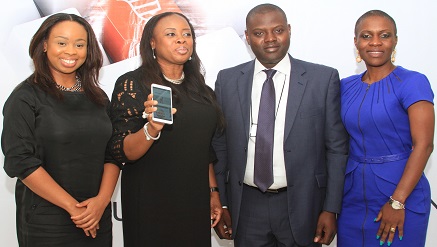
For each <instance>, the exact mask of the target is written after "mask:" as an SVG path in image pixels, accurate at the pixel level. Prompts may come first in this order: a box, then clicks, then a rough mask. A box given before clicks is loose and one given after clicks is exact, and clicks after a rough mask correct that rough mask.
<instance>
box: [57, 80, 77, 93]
mask: <svg viewBox="0 0 437 247" xmlns="http://www.w3.org/2000/svg"><path fill="white" fill-rule="evenodd" d="M56 87H57V88H58V89H59V90H61V91H64V92H78V91H80V90H81V89H82V81H81V80H80V78H79V77H78V76H76V83H75V84H74V85H73V86H72V87H64V86H62V85H59V84H58V83H56Z"/></svg>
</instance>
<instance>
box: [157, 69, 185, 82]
mask: <svg viewBox="0 0 437 247" xmlns="http://www.w3.org/2000/svg"><path fill="white" fill-rule="evenodd" d="M162 76H164V79H166V80H167V81H169V82H171V83H173V84H176V85H179V84H181V83H182V82H183V81H184V79H185V73H184V72H183V71H182V75H181V78H179V79H170V78H168V77H167V76H165V75H164V73H162Z"/></svg>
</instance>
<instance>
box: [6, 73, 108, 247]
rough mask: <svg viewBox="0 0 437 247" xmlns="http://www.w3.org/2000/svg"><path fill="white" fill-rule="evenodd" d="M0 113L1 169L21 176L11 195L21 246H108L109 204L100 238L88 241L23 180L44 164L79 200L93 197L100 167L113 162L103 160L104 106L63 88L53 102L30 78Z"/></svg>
mask: <svg viewBox="0 0 437 247" xmlns="http://www.w3.org/2000/svg"><path fill="white" fill-rule="evenodd" d="M3 115H4V125H3V133H2V150H3V153H4V154H5V164H4V169H5V171H6V173H7V174H8V175H9V176H10V177H18V178H19V179H18V180H17V186H16V191H15V194H16V203H17V234H18V239H19V242H20V246H40V245H43V246H69V245H73V246H78V244H80V246H109V245H108V244H109V243H110V242H108V241H111V231H112V230H111V227H112V226H111V212H110V205H108V208H107V210H106V211H105V213H104V215H103V216H102V219H101V222H100V230H99V231H98V233H97V239H99V240H96V241H92V239H91V238H90V237H86V236H85V234H84V232H83V231H82V230H81V229H79V228H76V227H75V225H74V224H73V222H72V221H71V219H70V215H69V214H68V213H67V212H66V211H65V210H63V209H61V208H59V207H57V206H55V205H53V204H51V203H49V202H48V201H46V200H44V199H42V198H41V197H39V196H38V195H36V194H34V193H33V192H32V191H31V190H30V189H28V188H27V187H26V186H25V185H24V184H23V183H22V182H21V179H24V178H26V177H27V176H28V175H29V174H31V173H32V172H34V171H35V170H36V169H37V168H38V167H40V166H42V167H44V169H45V170H46V171H47V172H48V173H49V174H50V176H51V177H52V178H53V179H54V180H55V181H56V182H57V183H58V184H59V185H60V186H61V187H63V188H64V189H65V190H66V191H67V192H68V193H69V194H70V195H72V196H73V197H74V198H75V199H76V200H78V201H79V202H81V201H84V200H86V199H88V198H90V197H94V196H96V195H97V194H98V192H99V188H100V182H101V179H102V174H103V165H104V163H105V162H112V161H111V160H110V159H109V156H108V157H106V160H105V150H106V146H107V142H108V140H109V138H110V136H111V133H112V128H111V122H110V120H109V117H108V114H107V111H106V108H105V107H104V106H98V105H96V104H94V103H93V102H91V101H90V100H89V99H88V98H87V97H86V95H85V93H83V92H65V93H64V99H63V100H61V101H60V100H57V99H55V98H54V97H52V96H50V95H48V94H47V93H45V92H43V91H42V90H41V89H40V88H39V87H38V86H36V85H35V84H33V83H31V82H30V79H28V80H26V81H24V82H22V83H21V84H19V85H18V86H17V87H16V88H15V90H14V91H13V92H12V93H11V95H10V96H9V98H8V100H7V101H6V103H5V105H4V109H3ZM112 163H114V162H112ZM102 238H106V240H104V239H102ZM57 241H59V242H57ZM83 241H85V242H83ZM98 241H100V243H102V245H99V244H98V243H97V242H98ZM102 241H103V242H106V243H105V244H103V242H102ZM111 242H112V241H111ZM49 243H53V245H51V244H49Z"/></svg>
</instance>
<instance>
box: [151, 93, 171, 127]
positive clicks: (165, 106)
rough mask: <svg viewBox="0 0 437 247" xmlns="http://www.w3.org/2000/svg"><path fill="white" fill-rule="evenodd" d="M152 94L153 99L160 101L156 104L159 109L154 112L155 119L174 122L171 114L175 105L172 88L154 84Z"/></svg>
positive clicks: (153, 117) (169, 122)
mask: <svg viewBox="0 0 437 247" xmlns="http://www.w3.org/2000/svg"><path fill="white" fill-rule="evenodd" d="M152 94H153V100H156V101H158V105H155V107H156V108H157V110H156V111H154V112H153V114H152V119H153V121H156V122H161V123H165V124H173V114H171V109H172V107H173V106H172V105H173V104H172V97H171V96H172V93H171V88H170V87H167V86H162V85H158V84H152Z"/></svg>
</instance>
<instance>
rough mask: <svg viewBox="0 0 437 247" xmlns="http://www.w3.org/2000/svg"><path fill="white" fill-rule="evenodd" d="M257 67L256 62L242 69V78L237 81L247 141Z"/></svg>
mask: <svg viewBox="0 0 437 247" xmlns="http://www.w3.org/2000/svg"><path fill="white" fill-rule="evenodd" d="M254 67H255V60H253V61H251V62H249V63H247V65H246V66H244V67H243V68H242V69H241V76H240V77H239V78H238V79H237V90H238V96H239V100H240V110H241V113H242V117H243V125H244V130H245V131H244V133H245V134H246V139H247V140H248V139H249V127H250V103H251V98H252V84H253V72H254V69H255V68H254Z"/></svg>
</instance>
